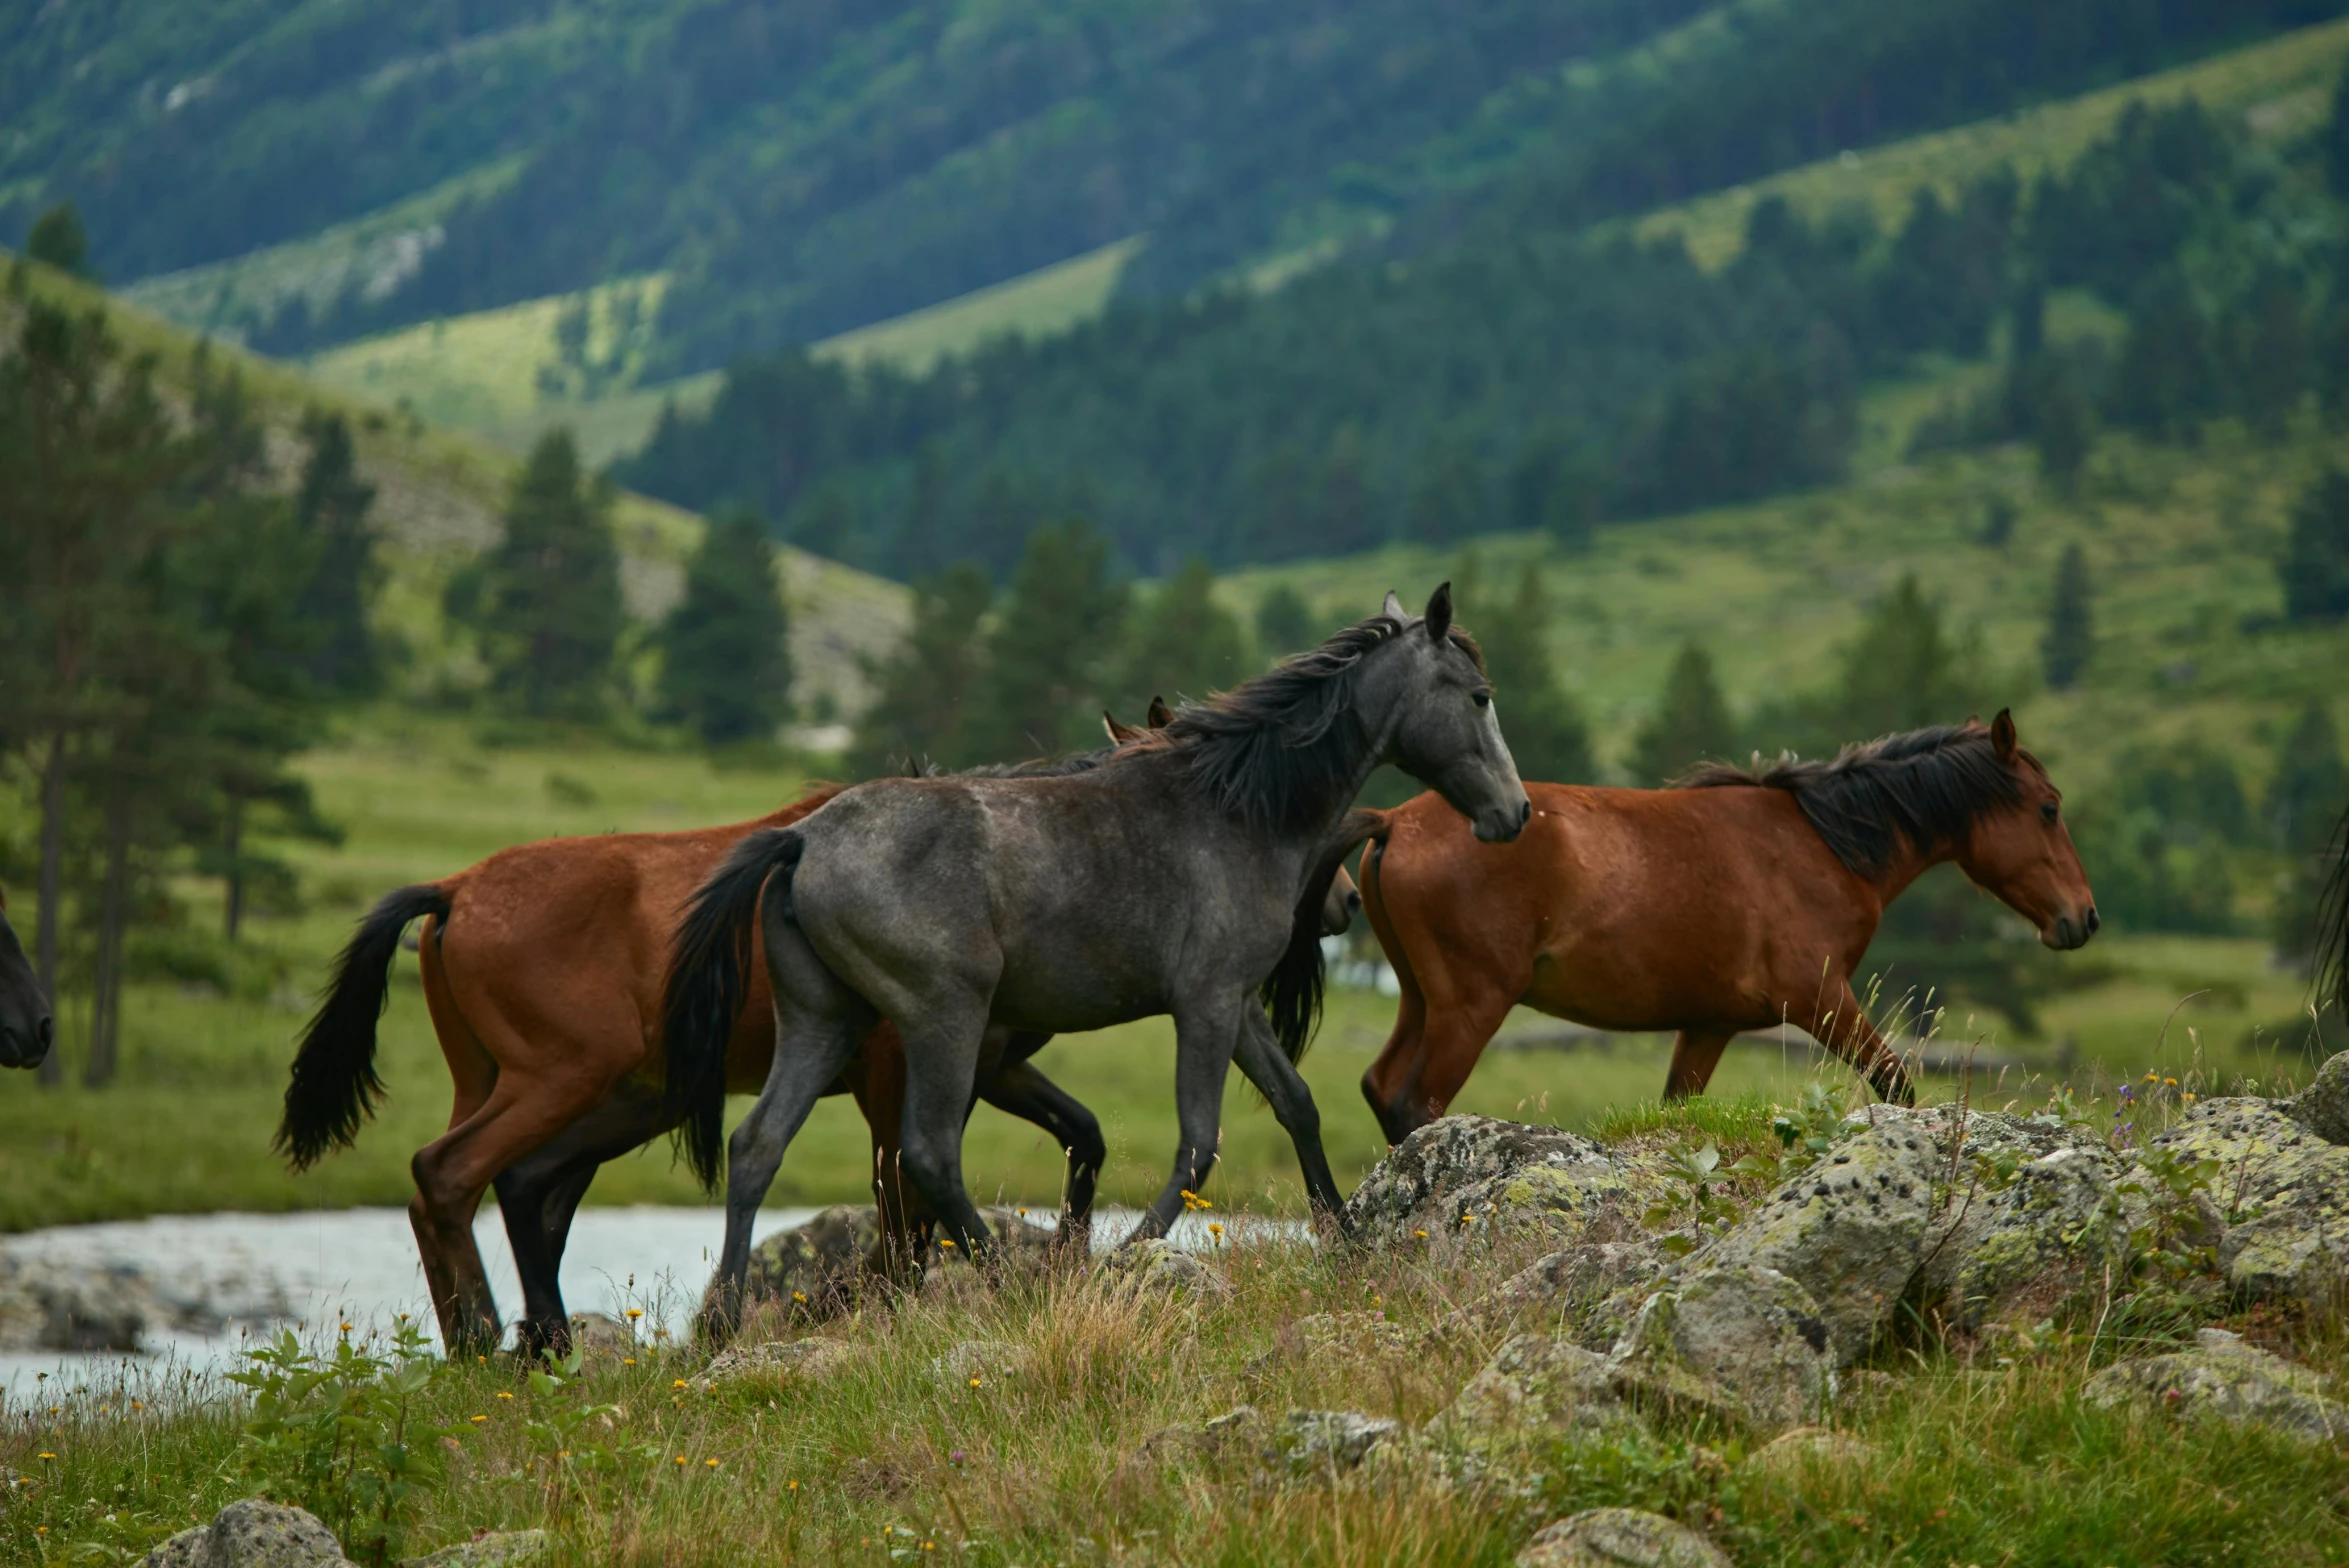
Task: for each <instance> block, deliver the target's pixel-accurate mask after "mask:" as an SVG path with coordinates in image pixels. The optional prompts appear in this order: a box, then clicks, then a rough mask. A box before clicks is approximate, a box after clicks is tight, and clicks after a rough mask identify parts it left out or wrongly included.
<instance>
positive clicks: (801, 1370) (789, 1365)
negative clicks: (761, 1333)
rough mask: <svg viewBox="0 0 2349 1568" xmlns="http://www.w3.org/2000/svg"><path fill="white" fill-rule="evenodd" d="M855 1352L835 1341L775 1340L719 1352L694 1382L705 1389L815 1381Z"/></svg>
mask: <svg viewBox="0 0 2349 1568" xmlns="http://www.w3.org/2000/svg"><path fill="white" fill-rule="evenodd" d="M855 1358H856V1352H855V1351H854V1350H853V1349H852V1348H851V1347H849V1346H848V1345H847V1344H845V1343H843V1342H842V1341H840V1340H837V1339H789V1340H784V1339H777V1340H769V1341H767V1342H766V1343H765V1344H760V1345H734V1346H730V1347H728V1348H727V1349H725V1350H722V1351H720V1352H719V1353H718V1354H717V1355H716V1356H715V1357H713V1358H712V1359H711V1361H710V1364H709V1365H708V1366H706V1367H704V1368H702V1370H701V1376H700V1377H699V1378H698V1379H696V1381H697V1382H699V1383H700V1384H701V1386H702V1387H703V1388H704V1389H705V1390H706V1389H713V1388H717V1387H720V1386H722V1385H724V1384H727V1383H739V1382H744V1381H750V1380H764V1381H767V1382H774V1383H780V1382H786V1381H790V1380H794V1379H806V1380H809V1381H814V1380H816V1379H820V1378H823V1377H825V1376H827V1375H829V1374H831V1373H832V1372H835V1371H837V1370H839V1369H840V1368H841V1367H843V1366H846V1365H847V1364H848V1363H849V1362H850V1361H852V1360H854V1359H855Z"/></svg>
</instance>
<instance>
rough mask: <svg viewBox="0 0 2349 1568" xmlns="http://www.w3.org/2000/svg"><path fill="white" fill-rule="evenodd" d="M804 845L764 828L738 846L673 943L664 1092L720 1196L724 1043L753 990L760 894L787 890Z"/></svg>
mask: <svg viewBox="0 0 2349 1568" xmlns="http://www.w3.org/2000/svg"><path fill="white" fill-rule="evenodd" d="M804 847H805V840H803V839H802V838H801V837H800V836H799V831H798V829H796V828H761V829H759V830H758V831H757V832H756V833H753V834H751V835H750V836H749V837H747V838H745V839H744V840H743V841H742V842H741V843H739V844H737V845H735V846H734V849H733V852H732V853H731V854H729V855H727V857H726V860H725V863H724V864H723V865H721V866H719V867H718V869H717V870H716V871H714V872H712V873H711V874H710V879H709V880H708V881H706V882H704V883H703V884H702V885H701V886H700V888H699V889H697V890H696V891H695V893H694V895H693V897H692V899H691V900H690V901H689V902H688V903H687V904H686V906H685V918H684V919H683V920H682V921H680V922H679V923H678V926H677V936H676V939H675V941H674V942H673V943H672V944H671V947H670V954H669V983H668V989H667V990H666V991H665V992H664V993H663V995H662V997H661V1042H662V1055H663V1057H664V1062H665V1065H664V1067H663V1074H664V1076H663V1081H662V1096H663V1099H664V1101H665V1103H666V1105H667V1107H668V1114H669V1115H670V1116H671V1117H672V1118H675V1119H676V1121H677V1140H678V1144H679V1146H680V1147H681V1148H682V1149H683V1151H684V1154H685V1162H686V1164H688V1165H690V1166H691V1167H692V1168H693V1174H694V1175H695V1176H697V1177H699V1178H700V1179H701V1184H702V1185H703V1186H704V1187H706V1188H708V1189H710V1190H711V1191H713V1192H714V1191H716V1190H717V1186H718V1177H719V1174H720V1172H721V1171H723V1169H724V1166H723V1165H722V1164H721V1162H720V1154H721V1151H722V1147H723V1144H724V1141H725V1137H724V1135H725V1130H726V1044H727V1042H728V1041H729V1040H731V1039H732V1038H733V1037H734V1022H735V1020H736V1019H737V1018H739V1017H741V1015H742V998H743V996H744V994H745V993H746V991H747V990H748V986H749V976H750V964H751V953H750V931H751V923H752V922H753V921H754V920H756V919H757V917H758V909H759V891H760V889H762V888H764V887H765V886H766V885H767V876H768V874H769V873H770V872H775V871H780V872H781V873H782V875H783V877H784V886H785V887H786V889H788V887H789V886H790V877H791V869H792V867H794V866H796V865H798V864H799V855H800V851H801V850H802V849H803V848H804Z"/></svg>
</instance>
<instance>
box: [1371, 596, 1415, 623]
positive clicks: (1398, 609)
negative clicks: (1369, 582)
mask: <svg viewBox="0 0 2349 1568" xmlns="http://www.w3.org/2000/svg"><path fill="white" fill-rule="evenodd" d="M1378 613H1379V614H1381V615H1383V616H1385V617H1386V618H1387V619H1388V620H1390V621H1407V620H1409V619H1411V612H1410V611H1409V610H1406V609H1404V608H1403V601H1402V600H1401V599H1398V598H1396V597H1395V590H1394V589H1392V588H1389V589H1388V590H1387V602H1386V603H1384V604H1382V605H1380V606H1379V607H1378Z"/></svg>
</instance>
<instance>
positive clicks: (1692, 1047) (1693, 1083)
mask: <svg viewBox="0 0 2349 1568" xmlns="http://www.w3.org/2000/svg"><path fill="white" fill-rule="evenodd" d="M1735 1034H1736V1031H1735V1030H1732V1029H1683V1030H1681V1031H1680V1035H1679V1038H1677V1039H1675V1040H1674V1041H1673V1042H1672V1066H1671V1068H1670V1069H1669V1070H1668V1071H1667V1072H1666V1073H1665V1074H1664V1098H1665V1100H1666V1101H1667V1102H1670V1101H1673V1100H1685V1099H1687V1098H1688V1097H1689V1096H1690V1095H1692V1094H1702V1093H1704V1092H1705V1085H1706V1084H1709V1083H1711V1082H1712V1081H1713V1069H1714V1068H1716V1067H1718V1066H1720V1065H1721V1053H1722V1052H1723V1051H1725V1050H1727V1049H1728V1048H1729V1042H1730V1040H1731V1039H1732V1038H1733V1037H1734V1036H1735Z"/></svg>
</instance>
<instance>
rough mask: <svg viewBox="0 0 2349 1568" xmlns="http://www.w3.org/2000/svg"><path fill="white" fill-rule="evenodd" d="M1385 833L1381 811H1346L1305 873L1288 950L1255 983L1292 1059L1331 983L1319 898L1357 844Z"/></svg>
mask: <svg viewBox="0 0 2349 1568" xmlns="http://www.w3.org/2000/svg"><path fill="white" fill-rule="evenodd" d="M1386 835H1387V816H1386V813H1385V812H1383V811H1371V810H1367V809H1363V810H1356V811H1349V812H1347V813H1346V815H1345V817H1344V818H1343V819H1341V820H1340V822H1339V823H1338V828H1337V831H1336V833H1334V834H1332V835H1331V836H1330V838H1329V839H1328V840H1327V841H1325V842H1324V843H1323V844H1322V846H1321V851H1320V854H1319V855H1318V856H1317V857H1316V858H1315V860H1314V862H1313V866H1312V869H1311V870H1310V871H1309V872H1308V873H1307V874H1306V877H1305V889H1304V892H1303V893H1302V894H1301V895H1300V896H1299V898H1298V900H1297V908H1296V910H1295V913H1294V917H1293V919H1292V920H1291V921H1290V924H1289V945H1288V949H1287V950H1286V951H1285V952H1283V953H1282V954H1281V959H1280V962H1279V963H1278V964H1275V965H1274V966H1273V970H1272V973H1271V974H1269V975H1267V976H1265V979H1264V984H1263V985H1262V986H1261V987H1259V988H1258V995H1259V996H1260V997H1261V998H1262V999H1263V1002H1264V1010H1265V1012H1266V1013H1267V1014H1268V1015H1270V1017H1271V1019H1272V1032H1273V1036H1274V1038H1276V1039H1278V1040H1279V1041H1280V1046H1281V1052H1282V1054H1283V1055H1285V1056H1287V1057H1288V1059H1289V1060H1290V1061H1292V1062H1294V1061H1298V1060H1300V1059H1302V1058H1303V1056H1304V1055H1305V1048H1306V1047H1307V1046H1308V1045H1311V1044H1312V1043H1313V1035H1314V1032H1315V1031H1316V1030H1317V1029H1319V1028H1320V1027H1321V1002H1322V993H1323V991H1325V990H1326V989H1327V988H1328V984H1329V969H1328V965H1327V964H1326V963H1325V962H1324V961H1323V959H1322V956H1321V906H1322V903H1323V901H1324V900H1326V899H1327V898H1328V897H1329V887H1330V884H1331V883H1332V882H1334V881H1336V880H1337V875H1338V868H1339V867H1341V866H1343V865H1344V864H1345V863H1346V857H1347V856H1348V855H1350V854H1352V853H1353V852H1354V848H1355V846H1356V845H1358V844H1360V843H1361V842H1362V841H1363V840H1364V839H1370V838H1375V839H1377V840H1379V841H1380V842H1381V843H1384V842H1385V840H1386Z"/></svg>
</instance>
